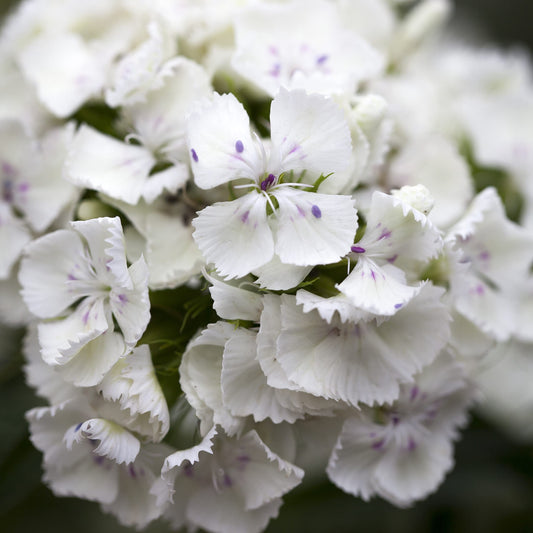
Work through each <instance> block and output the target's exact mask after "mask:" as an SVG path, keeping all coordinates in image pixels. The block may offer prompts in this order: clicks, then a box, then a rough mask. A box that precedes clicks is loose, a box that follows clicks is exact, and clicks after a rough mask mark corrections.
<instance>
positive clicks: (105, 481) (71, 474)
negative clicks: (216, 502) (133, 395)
mask: <svg viewBox="0 0 533 533" xmlns="http://www.w3.org/2000/svg"><path fill="white" fill-rule="evenodd" d="M26 417H27V419H28V422H29V424H30V432H31V437H30V438H31V441H32V442H33V444H34V445H35V447H36V448H38V449H39V450H41V451H42V452H43V453H44V464H43V466H44V471H45V473H44V481H45V483H47V484H48V485H49V486H50V488H51V489H52V491H53V492H54V493H55V494H57V495H59V496H77V497H79V498H85V499H88V500H92V501H96V502H99V503H101V504H103V509H104V510H106V511H108V512H111V513H113V514H115V515H117V517H118V518H119V520H120V521H121V522H122V523H124V524H125V525H137V526H139V527H143V526H145V525H146V524H148V523H149V522H150V521H151V520H153V519H155V518H157V517H158V516H159V514H160V511H159V508H158V507H157V506H156V498H155V496H153V495H151V494H150V492H149V491H150V488H151V487H152V485H153V483H154V482H155V480H156V477H157V475H158V473H159V471H160V469H161V465H162V463H163V458H164V457H165V456H166V455H167V454H168V453H169V451H170V450H169V448H168V447H167V446H164V445H161V444H145V445H143V446H141V443H140V442H139V440H138V439H137V438H136V437H135V436H134V435H133V434H131V433H130V432H128V431H127V430H125V429H124V428H122V427H121V426H120V425H119V424H117V423H116V422H113V421H110V420H106V419H104V418H99V417H98V413H97V412H96V411H94V409H93V408H92V407H91V406H90V405H89V404H88V403H87V402H86V401H85V400H84V399H83V398H81V397H77V398H74V399H71V400H69V401H67V402H65V403H62V404H60V405H58V406H55V407H41V408H36V409H32V410H30V411H28V413H27V414H26Z"/></svg>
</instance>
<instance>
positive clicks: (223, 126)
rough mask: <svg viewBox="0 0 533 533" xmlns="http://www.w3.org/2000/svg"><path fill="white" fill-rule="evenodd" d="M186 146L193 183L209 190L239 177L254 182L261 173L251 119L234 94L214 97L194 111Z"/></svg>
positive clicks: (262, 170) (189, 123) (259, 157)
mask: <svg viewBox="0 0 533 533" xmlns="http://www.w3.org/2000/svg"><path fill="white" fill-rule="evenodd" d="M187 126H188V127H187V145H188V147H189V151H190V154H191V167H192V170H193V173H194V181H195V182H196V184H197V185H198V187H200V188H202V189H211V188H213V187H216V186H217V185H221V184H222V183H227V182H228V181H231V180H235V179H238V178H248V179H251V180H254V181H255V180H256V179H258V178H259V176H261V175H262V174H263V172H264V170H265V169H264V168H263V166H264V162H263V157H262V154H261V151H260V148H259V146H258V144H257V142H256V141H255V140H254V139H252V135H251V132H250V120H249V119H248V115H247V114H246V111H245V110H244V107H243V106H242V104H241V103H240V102H239V101H238V100H237V98H235V96H234V95H233V94H223V95H219V94H215V95H214V96H213V100H211V101H210V102H207V103H204V104H203V105H202V106H199V107H198V109H196V110H195V111H193V112H192V113H191V115H190V116H189V119H188V124H187Z"/></svg>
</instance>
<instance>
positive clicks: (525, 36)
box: [0, 0, 533, 533]
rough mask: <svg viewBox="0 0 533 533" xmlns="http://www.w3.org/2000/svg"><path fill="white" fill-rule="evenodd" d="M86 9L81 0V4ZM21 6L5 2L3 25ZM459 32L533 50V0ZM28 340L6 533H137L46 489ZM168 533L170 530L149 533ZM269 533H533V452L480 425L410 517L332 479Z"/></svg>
mask: <svg viewBox="0 0 533 533" xmlns="http://www.w3.org/2000/svg"><path fill="white" fill-rule="evenodd" d="M80 1H82V0H80ZM15 3H16V2H15V1H9V0H0V17H1V16H2V15H3V14H4V13H6V12H7V10H8V9H9V8H10V6H11V5H14V4H15ZM455 17H456V18H455V19H454V20H453V21H452V23H453V24H459V23H461V21H462V20H463V19H464V17H468V18H469V19H470V20H472V21H475V22H476V24H477V25H478V27H479V28H480V29H483V31H484V32H485V35H486V39H487V40H488V41H489V42H491V41H497V42H499V43H500V44H503V45H510V44H517V43H522V44H524V45H527V46H529V47H530V49H531V48H533V30H532V20H533V2H532V1H531V0H505V1H503V0H457V1H456V15H455ZM21 336H22V332H20V331H12V330H7V329H5V328H1V327H0V532H2V533H3V532H5V533H28V532H30V531H35V532H39V533H56V532H57V531H59V530H60V529H63V530H66V531H75V532H76V533H89V532H90V533H93V532H94V531H98V532H99V533H121V532H126V531H130V530H128V529H126V528H122V527H120V526H119V525H117V522H116V521H115V519H114V518H112V517H109V516H106V515H103V514H102V513H101V512H100V511H99V508H98V506H97V505H96V504H92V503H89V502H84V501H80V500H76V499H71V498H56V497H55V496H53V495H52V493H51V492H50V491H49V490H48V489H47V488H46V487H45V486H43V485H42V484H41V481H40V479H41V466H40V465H41V455H40V453H39V452H37V451H36V450H35V449H34V448H33V447H32V445H31V444H30V442H29V440H28V434H27V428H26V423H25V420H24V412H25V411H26V410H28V409H29V408H31V407H34V406H36V405H38V404H39V403H40V401H39V400H38V399H37V398H35V397H34V396H33V394H32V393H31V391H29V389H28V388H27V387H26V385H25V384H24V379H23V376H22V373H21V370H20V367H21V364H22V359H21V357H20V354H19V353H18V346H19V343H20V339H21ZM146 531H147V532H148V533H157V532H165V531H167V529H166V528H165V526H164V525H155V526H151V527H149V528H147V529H146ZM267 531H268V532H269V533H276V532H279V533H281V532H294V533H314V532H316V533H322V532H336V533H344V532H346V533H349V532H378V533H380V532H394V533H396V532H400V533H403V532H409V533H411V532H432V533H433V532H434V533H463V532H464V533H478V532H480V533H481V532H483V533H487V532H489V533H490V532H502V533H508V532H512V533H515V532H517V533H522V532H523V533H526V532H528V533H529V532H533V444H532V445H531V446H525V445H523V444H518V443H516V442H513V441H512V439H510V438H509V437H508V436H506V435H504V434H502V433H501V432H500V431H499V430H498V429H497V428H495V427H493V426H492V425H490V424H489V423H487V422H486V421H484V420H482V419H481V418H479V417H476V416H474V417H473V418H472V421H471V424H470V425H469V427H468V429H467V430H466V431H464V432H463V436H462V439H461V441H460V442H459V443H458V444H457V446H456V466H455V469H454V470H453V471H452V472H451V473H450V474H449V475H448V476H447V478H446V481H445V482H444V484H443V485H442V486H441V487H440V489H439V490H438V491H437V493H436V494H434V495H432V496H430V497H429V498H427V499H426V500H425V501H424V502H421V503H419V504H417V505H415V506H414V507H413V508H411V509H408V510H399V509H396V508H394V507H393V506H391V505H389V504H388V503H386V502H383V501H380V500H374V501H371V502H370V503H365V502H362V501H360V500H357V499H355V498H353V497H351V496H348V495H346V494H344V493H342V492H341V491H340V490H338V489H336V488H335V487H334V486H332V485H331V484H330V483H328V482H327V481H326V480H325V479H324V480H321V481H319V482H316V483H314V484H312V485H306V484H304V485H303V486H302V487H300V488H299V489H297V490H295V491H293V492H292V493H291V494H289V495H288V496H287V497H286V498H285V504H284V506H283V507H282V508H281V513H280V516H279V518H278V519H277V520H275V521H272V522H271V524H270V526H269V527H268V529H267Z"/></svg>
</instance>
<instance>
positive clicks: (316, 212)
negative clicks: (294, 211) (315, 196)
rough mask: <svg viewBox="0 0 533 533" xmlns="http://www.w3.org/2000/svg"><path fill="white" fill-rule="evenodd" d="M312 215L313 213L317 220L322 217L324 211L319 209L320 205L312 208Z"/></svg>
mask: <svg viewBox="0 0 533 533" xmlns="http://www.w3.org/2000/svg"><path fill="white" fill-rule="evenodd" d="M311 213H313V216H314V217H315V218H321V217H322V211H321V210H320V207H318V205H313V207H311Z"/></svg>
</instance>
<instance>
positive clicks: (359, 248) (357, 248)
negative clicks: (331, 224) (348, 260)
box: [350, 246, 366, 254]
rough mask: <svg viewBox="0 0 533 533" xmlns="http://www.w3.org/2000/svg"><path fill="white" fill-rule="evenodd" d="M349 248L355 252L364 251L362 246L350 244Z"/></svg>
mask: <svg viewBox="0 0 533 533" xmlns="http://www.w3.org/2000/svg"><path fill="white" fill-rule="evenodd" d="M350 250H352V252H354V253H356V254H364V253H365V252H366V250H365V249H364V248H363V247H362V246H352V247H351V248H350Z"/></svg>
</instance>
